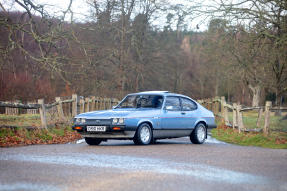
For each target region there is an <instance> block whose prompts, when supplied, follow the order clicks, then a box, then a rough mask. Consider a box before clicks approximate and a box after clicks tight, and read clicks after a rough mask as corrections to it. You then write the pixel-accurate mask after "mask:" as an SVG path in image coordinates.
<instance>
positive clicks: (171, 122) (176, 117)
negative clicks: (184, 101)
mask: <svg viewBox="0 0 287 191" xmlns="http://www.w3.org/2000/svg"><path fill="white" fill-rule="evenodd" d="M182 117H183V114H182V112H181V105H180V98H179V97H177V96H167V97H166V98H165V105H164V109H163V112H162V116H161V132H160V133H159V136H160V137H162V138H163V137H179V136H180V135H181V133H180V131H181V130H184V126H183V123H182Z"/></svg>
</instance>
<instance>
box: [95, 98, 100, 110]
mask: <svg viewBox="0 0 287 191" xmlns="http://www.w3.org/2000/svg"><path fill="white" fill-rule="evenodd" d="M96 110H100V98H99V97H97V98H96Z"/></svg>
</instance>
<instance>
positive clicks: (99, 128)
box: [87, 126, 106, 132]
mask: <svg viewBox="0 0 287 191" xmlns="http://www.w3.org/2000/svg"><path fill="white" fill-rule="evenodd" d="M87 131H89V132H95V131H96V132H104V131H106V126H87Z"/></svg>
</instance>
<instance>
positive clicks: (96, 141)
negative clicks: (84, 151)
mask: <svg viewBox="0 0 287 191" xmlns="http://www.w3.org/2000/svg"><path fill="white" fill-rule="evenodd" d="M85 141H86V143H87V144H88V145H99V144H100V143H101V142H102V140H101V139H96V138H90V137H86V138H85Z"/></svg>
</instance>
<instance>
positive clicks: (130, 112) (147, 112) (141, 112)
mask: <svg viewBox="0 0 287 191" xmlns="http://www.w3.org/2000/svg"><path fill="white" fill-rule="evenodd" d="M160 111H161V110H160V109H141V108H139V109H111V110H101V111H92V112H87V113H81V114H79V115H77V116H76V118H87V119H94V118H97V119H101V118H105V119H106V118H131V117H153V116H154V115H158V114H159V113H160Z"/></svg>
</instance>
